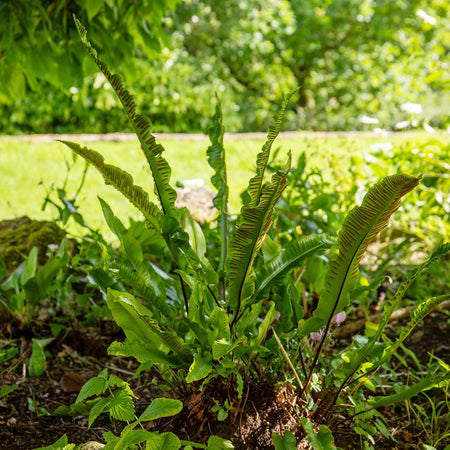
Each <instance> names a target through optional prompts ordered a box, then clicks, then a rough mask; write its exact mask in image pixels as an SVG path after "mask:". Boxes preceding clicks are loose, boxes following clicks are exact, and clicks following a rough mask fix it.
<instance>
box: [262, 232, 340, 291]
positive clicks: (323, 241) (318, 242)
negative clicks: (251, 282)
mask: <svg viewBox="0 0 450 450" xmlns="http://www.w3.org/2000/svg"><path fill="white" fill-rule="evenodd" d="M333 244H334V242H332V241H330V240H329V239H327V238H326V237H325V236H306V237H304V238H303V239H300V240H298V241H294V242H292V243H290V244H289V245H288V246H287V247H286V248H284V249H283V250H282V251H281V253H280V254H279V255H278V256H277V257H276V258H275V259H273V260H272V261H270V262H269V263H268V264H266V265H265V266H263V267H261V269H260V270H258V273H257V275H256V282H255V283H256V292H255V298H256V297H258V295H259V294H260V293H261V292H262V291H263V290H264V289H265V288H266V286H268V285H269V284H270V283H271V282H272V281H273V280H274V279H275V278H278V277H280V276H282V275H283V274H284V273H286V272H287V271H289V270H290V269H292V268H293V267H297V266H299V265H301V264H303V262H304V261H305V260H306V258H308V257H310V256H312V255H316V254H318V253H321V252H323V251H324V250H325V249H327V248H330V247H331V246H332V245H333Z"/></svg>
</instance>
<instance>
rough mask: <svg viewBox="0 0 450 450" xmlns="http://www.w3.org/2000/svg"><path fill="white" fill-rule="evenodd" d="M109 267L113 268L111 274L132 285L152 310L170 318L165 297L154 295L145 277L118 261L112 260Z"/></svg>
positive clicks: (170, 312)
mask: <svg viewBox="0 0 450 450" xmlns="http://www.w3.org/2000/svg"><path fill="white" fill-rule="evenodd" d="M109 268H110V269H111V270H113V272H114V273H113V275H114V277H115V278H116V279H117V280H119V281H120V282H121V283H123V284H127V285H129V286H132V287H133V291H134V292H135V294H136V295H137V296H139V297H141V298H142V299H144V300H145V302H146V304H147V306H149V307H150V308H151V309H152V311H154V312H156V313H159V314H162V315H163V316H164V317H166V318H167V319H168V320H171V319H172V315H173V314H172V310H171V309H170V307H169V306H168V305H167V303H166V302H165V297H163V296H161V295H156V293H155V290H154V288H153V287H152V283H151V282H149V280H148V279H146V278H147V277H142V276H141V274H139V273H137V272H134V271H133V270H131V269H130V268H128V267H127V266H125V265H124V264H122V263H120V262H118V261H114V262H112V263H111V264H110V265H109ZM148 276H150V275H148Z"/></svg>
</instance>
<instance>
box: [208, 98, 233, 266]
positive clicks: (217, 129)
mask: <svg viewBox="0 0 450 450" xmlns="http://www.w3.org/2000/svg"><path fill="white" fill-rule="evenodd" d="M224 131H225V130H224V127H223V124H222V110H221V107H220V101H219V99H217V105H216V112H215V114H214V116H213V125H212V127H211V128H210V129H209V139H210V140H211V145H210V146H209V147H208V149H207V151H206V154H207V156H208V163H209V165H210V166H211V167H212V168H213V169H214V171H215V172H214V175H213V176H212V178H211V182H212V184H213V186H214V187H215V188H216V190H217V195H216V196H215V198H214V200H213V204H214V206H215V207H216V208H217V210H218V211H219V216H218V218H217V227H218V229H219V231H220V237H221V253H220V262H219V272H222V273H223V271H224V268H225V260H226V256H227V236H228V220H227V212H228V191H229V189H228V184H227V167H226V163H225V148H224V146H223V134H224Z"/></svg>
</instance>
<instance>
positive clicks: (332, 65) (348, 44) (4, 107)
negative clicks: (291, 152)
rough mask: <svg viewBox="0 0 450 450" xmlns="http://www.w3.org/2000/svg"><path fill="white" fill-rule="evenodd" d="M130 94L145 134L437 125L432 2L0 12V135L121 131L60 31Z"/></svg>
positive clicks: (22, 0)
mask: <svg viewBox="0 0 450 450" xmlns="http://www.w3.org/2000/svg"><path fill="white" fill-rule="evenodd" d="M74 13H75V14H76V15H77V16H78V17H79V18H80V20H81V21H82V22H83V23H84V24H85V25H86V26H87V28H88V32H89V38H90V40H91V41H92V43H93V44H94V46H96V47H97V48H98V49H99V51H100V52H101V57H102V59H104V60H105V61H106V62H107V63H108V64H109V65H110V67H111V68H112V69H113V70H114V71H117V72H119V73H121V74H122V75H123V76H124V78H125V79H126V82H127V84H128V85H129V86H130V88H131V90H132V91H133V92H135V93H136V95H137V99H138V103H139V105H140V107H141V108H142V110H143V111H144V112H145V113H147V114H149V115H150V116H151V118H152V120H153V122H154V128H155V131H166V132H205V130H206V129H207V127H208V124H209V118H210V116H211V114H212V112H213V108H214V102H215V100H214V93H215V92H217V93H218V94H219V96H220V97H221V98H222V104H223V109H224V119H225V123H227V130H228V131H260V130H265V129H266V127H267V125H268V123H269V121H270V119H271V117H272V115H273V113H274V111H275V109H276V107H277V103H278V102H279V101H280V99H281V97H282V95H283V93H286V92H287V91H288V90H290V89H292V88H294V87H296V86H299V87H300V90H299V93H298V94H297V97H296V99H295V102H294V103H293V105H292V110H291V111H290V112H289V114H288V120H287V128H288V129H292V130H299V129H308V130H367V129H373V128H377V127H379V128H384V129H409V128H415V127H419V128H420V127H425V128H427V127H429V126H432V127H437V128H446V127H447V126H448V125H449V119H448V114H447V110H446V108H447V105H448V104H449V100H450V95H449V89H448V88H449V78H448V68H449V58H448V51H449V47H450V26H449V25H450V15H449V6H448V3H447V2H446V1H445V0H432V1H425V0H325V1H323V0H321V1H319V0H290V1H288V0H223V1H220V2H218V1H215V0H187V1H180V0H6V1H5V0H3V1H2V2H1V3H0V108H1V110H0V129H1V130H2V131H1V132H2V133H4V134H5V133H13V134H14V133H21V132H22V133H23V132H25V133H28V132H32V133H34V132H37V133H39V132H74V131H83V132H110V131H129V128H128V124H127V123H126V122H125V121H124V119H123V115H122V112H121V111H120V107H119V106H118V104H117V101H116V100H115V97H114V95H113V93H112V90H111V89H110V88H109V86H108V84H107V83H106V82H105V79H104V78H103V77H102V76H101V75H100V74H99V73H98V72H97V71H96V68H95V67H94V66H93V64H92V63H91V62H90V61H89V60H88V58H87V55H86V54H85V52H84V51H83V49H82V46H81V43H80V41H79V38H78V35H77V32H76V29H75V26H74V23H73V20H72V14H74Z"/></svg>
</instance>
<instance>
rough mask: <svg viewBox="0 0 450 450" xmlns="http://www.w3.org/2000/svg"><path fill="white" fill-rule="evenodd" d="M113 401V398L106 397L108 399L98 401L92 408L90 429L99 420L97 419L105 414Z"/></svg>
mask: <svg viewBox="0 0 450 450" xmlns="http://www.w3.org/2000/svg"><path fill="white" fill-rule="evenodd" d="M111 400H112V397H111V396H109V397H106V398H100V399H99V400H97V401H96V402H95V404H94V406H93V407H92V409H91V411H90V412H89V420H88V427H90V426H91V425H92V424H93V423H94V421H95V420H96V419H97V417H98V416H99V415H100V414H102V413H104V412H105V411H106V410H107V409H108V408H109V404H110V402H111Z"/></svg>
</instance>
